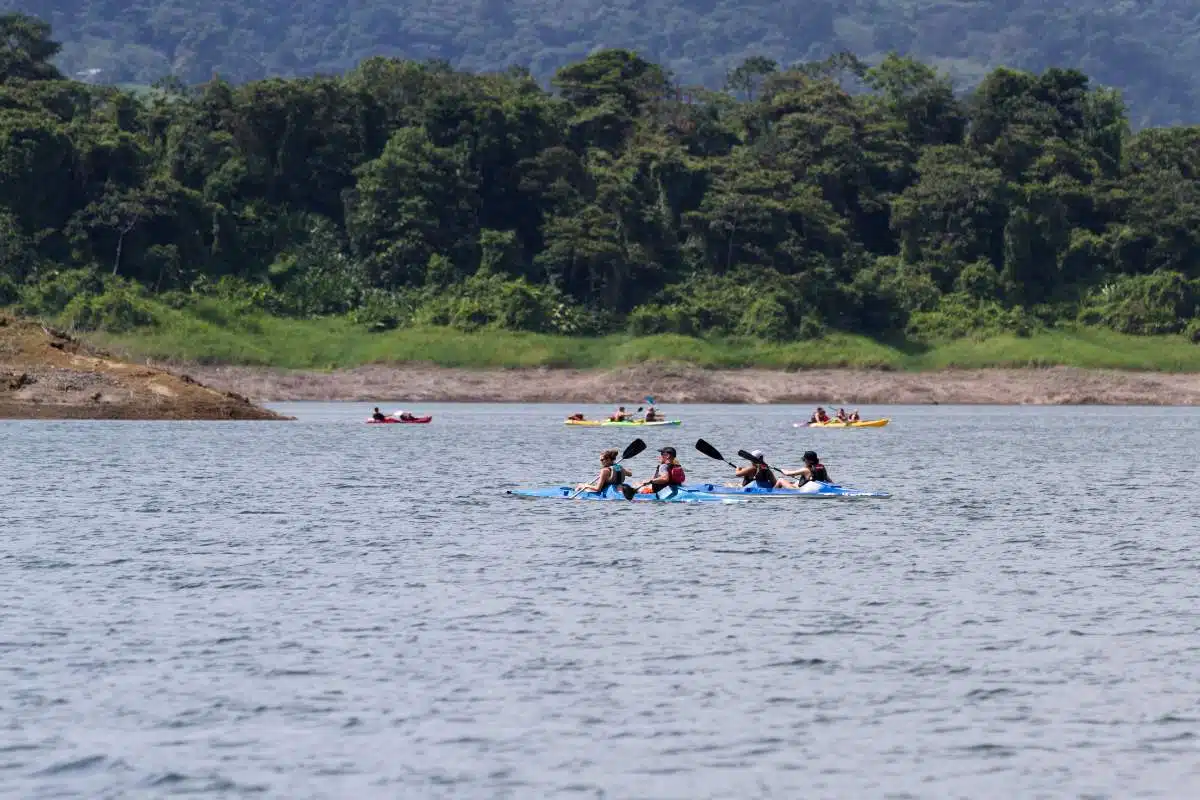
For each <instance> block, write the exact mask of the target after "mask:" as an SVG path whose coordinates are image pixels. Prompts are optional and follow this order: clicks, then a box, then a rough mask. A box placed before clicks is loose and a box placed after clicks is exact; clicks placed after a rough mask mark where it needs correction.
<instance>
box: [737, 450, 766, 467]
mask: <svg viewBox="0 0 1200 800" xmlns="http://www.w3.org/2000/svg"><path fill="white" fill-rule="evenodd" d="M738 456H740V457H741V458H744V459H746V460H747V461H751V462H753V463H755V464H765V463H767V462H765V461H763V460H762V459H761V458H756V457H755V456H753V455H751V454H750V451H749V450H738Z"/></svg>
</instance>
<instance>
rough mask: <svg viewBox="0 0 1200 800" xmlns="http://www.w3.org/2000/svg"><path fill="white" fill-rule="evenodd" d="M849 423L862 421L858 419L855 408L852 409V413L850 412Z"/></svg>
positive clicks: (860, 418)
mask: <svg viewBox="0 0 1200 800" xmlns="http://www.w3.org/2000/svg"><path fill="white" fill-rule="evenodd" d="M850 421H851V422H861V421H862V417H860V416H859V415H858V409H857V408H856V409H854V410H853V411H851V412H850Z"/></svg>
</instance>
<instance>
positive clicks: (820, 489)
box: [684, 481, 891, 499]
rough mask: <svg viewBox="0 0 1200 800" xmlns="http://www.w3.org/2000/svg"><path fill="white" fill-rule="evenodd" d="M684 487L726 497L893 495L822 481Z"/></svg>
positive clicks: (716, 484) (704, 484)
mask: <svg viewBox="0 0 1200 800" xmlns="http://www.w3.org/2000/svg"><path fill="white" fill-rule="evenodd" d="M684 488H685V489H689V490H691V491H694V492H703V493H705V494H711V495H717V496H726V497H729V496H737V497H778V498H783V497H803V498H813V499H830V498H837V497H843V498H855V497H858V498H867V497H875V498H887V497H891V495H890V494H888V493H887V492H868V491H866V490H865V489H853V488H851V487H849V486H838V485H837V484H834V483H821V482H820V481H809V482H808V483H806V484H804V485H803V486H801V487H800V488H799V489H764V488H763V487H761V486H755V485H754V484H750V485H749V486H722V485H721V484H719V483H698V484H694V485H692V486H685V487H684Z"/></svg>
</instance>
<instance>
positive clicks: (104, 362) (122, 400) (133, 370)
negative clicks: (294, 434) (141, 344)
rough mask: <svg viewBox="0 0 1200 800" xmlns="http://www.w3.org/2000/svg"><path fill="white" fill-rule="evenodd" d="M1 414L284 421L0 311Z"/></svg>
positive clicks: (16, 416)
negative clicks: (1, 313) (2, 313)
mask: <svg viewBox="0 0 1200 800" xmlns="http://www.w3.org/2000/svg"><path fill="white" fill-rule="evenodd" d="M0 419H108V420H118V419H120V420H234V419H237V420H283V419H291V417H284V416H282V415H280V414H278V413H276V412H274V411H271V410H270V409H266V408H261V407H259V406H256V405H254V404H253V403H251V402H250V401H249V400H247V399H246V398H245V397H242V396H240V395H237V394H234V393H231V392H227V391H219V390H216V389H212V388H209V387H207V386H202V385H200V384H198V383H197V382H196V381H194V380H192V379H190V378H188V377H186V376H182V375H179V374H177V373H176V372H174V371H171V370H161V369H155V368H154V367H150V366H146V365H142V364H130V363H127V362H124V361H120V360H118V359H115V358H113V357H112V356H110V355H109V354H108V353H105V352H103V351H101V350H97V349H94V348H91V347H88V346H87V345H86V344H85V343H84V342H81V341H78V340H76V339H74V338H72V337H70V336H68V335H67V334H65V333H62V332H60V331H55V330H51V329H50V328H46V327H43V326H42V325H41V324H39V323H37V322H34V321H32V320H21V319H16V318H14V317H9V316H7V315H0Z"/></svg>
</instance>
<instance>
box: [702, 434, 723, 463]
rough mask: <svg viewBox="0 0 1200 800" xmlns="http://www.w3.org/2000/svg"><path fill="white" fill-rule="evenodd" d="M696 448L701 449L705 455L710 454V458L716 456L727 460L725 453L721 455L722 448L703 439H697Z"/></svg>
mask: <svg viewBox="0 0 1200 800" xmlns="http://www.w3.org/2000/svg"><path fill="white" fill-rule="evenodd" d="M696 449H697V450H699V451H700V452H701V453H704V455H706V456H708V457H709V458H715V459H716V460H717V461H724V460H725V457H724V456H723V455H721V451H720V450H718V449H717V448H715V447H713V446H712V445H711V444H709V443H708V442H706V441H704V440H703V439H697V440H696Z"/></svg>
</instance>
